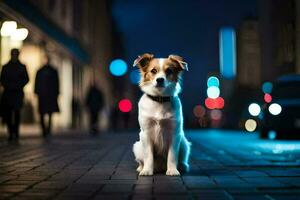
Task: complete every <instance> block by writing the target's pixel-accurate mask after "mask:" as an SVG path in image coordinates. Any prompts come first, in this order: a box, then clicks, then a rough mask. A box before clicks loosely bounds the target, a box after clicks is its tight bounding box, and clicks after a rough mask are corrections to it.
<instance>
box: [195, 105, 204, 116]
mask: <svg viewBox="0 0 300 200" xmlns="http://www.w3.org/2000/svg"><path fill="white" fill-rule="evenodd" d="M193 112H194V115H195V116H196V117H204V115H205V108H204V107H203V106H201V105H197V106H195V107H194V110H193Z"/></svg>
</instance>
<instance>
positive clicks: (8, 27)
mask: <svg viewBox="0 0 300 200" xmlns="http://www.w3.org/2000/svg"><path fill="white" fill-rule="evenodd" d="M16 29H17V22H15V21H5V22H3V24H2V27H1V30H0V32H1V36H2V37H9V36H11V35H12V34H13V33H14V32H15V30H16Z"/></svg>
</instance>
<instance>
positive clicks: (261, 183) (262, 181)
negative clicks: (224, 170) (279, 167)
mask: <svg viewBox="0 0 300 200" xmlns="http://www.w3.org/2000/svg"><path fill="white" fill-rule="evenodd" d="M243 179H244V180H245V181H246V182H248V183H250V184H252V185H255V186H256V187H285V186H287V185H286V184H283V183H280V182H278V181H277V180H276V179H273V178H269V177H245V178H243Z"/></svg>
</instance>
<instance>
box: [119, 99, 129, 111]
mask: <svg viewBox="0 0 300 200" xmlns="http://www.w3.org/2000/svg"><path fill="white" fill-rule="evenodd" d="M119 109H120V111H121V112H130V111H131V109H132V103H131V101H130V100H129V99H122V100H121V101H119Z"/></svg>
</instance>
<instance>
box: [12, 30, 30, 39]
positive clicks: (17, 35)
mask: <svg viewBox="0 0 300 200" xmlns="http://www.w3.org/2000/svg"><path fill="white" fill-rule="evenodd" d="M27 36H28V30H27V29H26V28H18V29H16V30H15V31H14V32H13V33H12V34H11V36H10V37H11V39H12V40H18V41H23V40H25V39H26V37H27Z"/></svg>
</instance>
